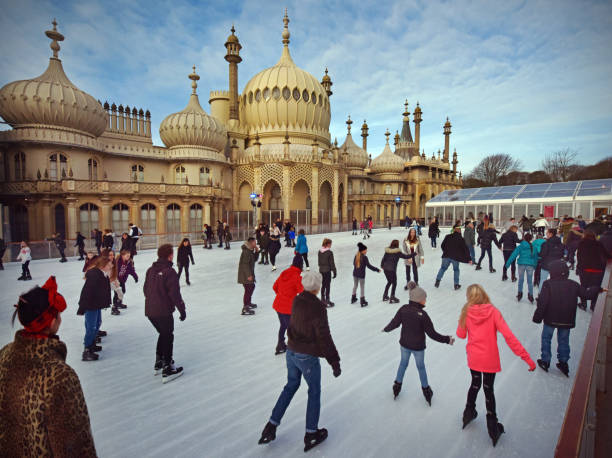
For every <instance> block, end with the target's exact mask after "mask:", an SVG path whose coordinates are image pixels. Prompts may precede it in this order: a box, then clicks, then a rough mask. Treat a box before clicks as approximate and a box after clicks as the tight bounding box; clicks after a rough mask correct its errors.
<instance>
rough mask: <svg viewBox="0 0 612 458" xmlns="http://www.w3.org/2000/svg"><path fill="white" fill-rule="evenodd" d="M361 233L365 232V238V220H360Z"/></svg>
mask: <svg viewBox="0 0 612 458" xmlns="http://www.w3.org/2000/svg"><path fill="white" fill-rule="evenodd" d="M359 234H363V239H364V240H365V238H366V236H365V221H360V222H359Z"/></svg>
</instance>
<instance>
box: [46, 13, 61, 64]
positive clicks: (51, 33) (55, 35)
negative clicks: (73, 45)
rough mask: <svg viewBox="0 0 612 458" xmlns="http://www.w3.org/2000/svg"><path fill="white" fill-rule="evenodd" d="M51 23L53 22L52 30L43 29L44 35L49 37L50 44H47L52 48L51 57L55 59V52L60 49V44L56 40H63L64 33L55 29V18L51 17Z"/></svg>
mask: <svg viewBox="0 0 612 458" xmlns="http://www.w3.org/2000/svg"><path fill="white" fill-rule="evenodd" d="M51 24H53V30H47V31H45V35H47V37H49V39H50V40H51V44H50V45H49V47H50V48H51V49H52V50H53V58H54V59H57V58H58V57H57V54H58V53H59V50H60V45H59V43H58V41H64V35H62V34H61V33H59V32H58V31H57V21H56V20H55V18H53V22H52V23H51Z"/></svg>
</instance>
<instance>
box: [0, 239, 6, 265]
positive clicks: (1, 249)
mask: <svg viewBox="0 0 612 458" xmlns="http://www.w3.org/2000/svg"><path fill="white" fill-rule="evenodd" d="M5 252H6V244H5V243H4V239H3V238H2V237H0V270H4V264H2V258H3V257H4V253H5Z"/></svg>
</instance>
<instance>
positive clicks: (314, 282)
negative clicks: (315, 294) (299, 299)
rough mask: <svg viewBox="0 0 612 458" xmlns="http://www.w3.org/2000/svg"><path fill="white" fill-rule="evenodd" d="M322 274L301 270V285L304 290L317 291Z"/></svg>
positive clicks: (321, 280) (319, 287)
mask: <svg viewBox="0 0 612 458" xmlns="http://www.w3.org/2000/svg"><path fill="white" fill-rule="evenodd" d="M322 283H323V276H322V275H321V274H320V273H319V272H310V271H306V272H302V286H303V287H304V291H318V290H320V289H321V284H322Z"/></svg>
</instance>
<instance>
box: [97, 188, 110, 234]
mask: <svg viewBox="0 0 612 458" xmlns="http://www.w3.org/2000/svg"><path fill="white" fill-rule="evenodd" d="M101 201H102V206H101V210H102V215H100V223H101V224H102V227H100V228H99V229H100V230H102V231H103V230H104V229H112V226H111V205H110V197H108V196H104V197H102V199H101Z"/></svg>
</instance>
